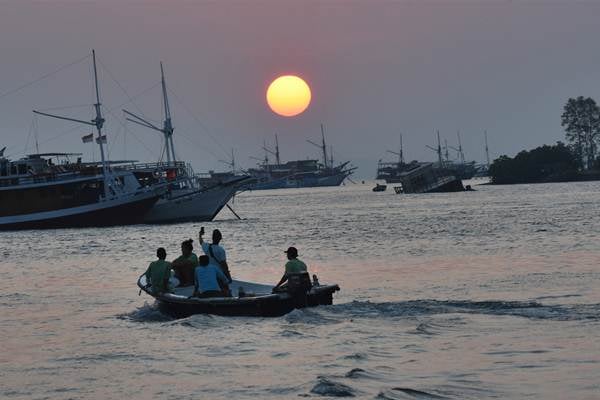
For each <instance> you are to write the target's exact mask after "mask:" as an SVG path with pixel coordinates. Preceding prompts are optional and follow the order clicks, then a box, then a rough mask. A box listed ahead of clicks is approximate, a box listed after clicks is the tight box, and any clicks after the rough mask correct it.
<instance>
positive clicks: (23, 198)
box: [0, 50, 164, 229]
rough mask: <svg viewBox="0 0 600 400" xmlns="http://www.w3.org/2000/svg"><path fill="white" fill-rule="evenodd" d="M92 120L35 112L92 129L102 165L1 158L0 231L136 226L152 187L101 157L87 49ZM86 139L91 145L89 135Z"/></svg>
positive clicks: (154, 193) (46, 157)
mask: <svg viewBox="0 0 600 400" xmlns="http://www.w3.org/2000/svg"><path fill="white" fill-rule="evenodd" d="M92 59H93V66H94V83H95V89H96V103H95V104H94V108H95V111H96V117H95V118H94V119H93V120H91V121H84V120H79V119H74V118H67V117H62V116H58V115H52V114H47V113H43V112H39V111H34V112H35V113H37V114H40V115H45V116H48V117H53V118H58V119H62V120H66V121H72V122H77V123H82V124H86V125H90V126H94V127H95V128H96V132H97V137H96V143H97V144H98V146H99V147H100V156H101V159H102V161H101V167H100V168H99V167H98V165H97V164H96V163H94V164H92V165H90V164H85V163H82V162H81V158H79V159H78V160H77V162H76V163H70V162H63V163H58V162H57V163H56V164H55V163H53V162H52V159H53V157H66V156H69V155H73V154H68V153H47V154H32V155H29V156H26V157H25V158H22V159H19V160H16V161H10V160H8V159H7V158H5V157H4V156H3V155H2V154H0V202H1V204H2V208H0V229H28V228H60V227H76V226H104V225H123V224H129V223H135V222H140V221H141V218H142V217H143V216H144V214H146V212H147V211H148V210H149V209H150V208H151V207H152V206H153V205H154V203H156V201H157V200H158V196H159V194H160V190H164V188H163V189H160V188H159V187H157V186H146V187H143V186H142V185H140V184H139V182H138V180H137V179H136V178H135V176H134V175H133V173H132V172H130V171H125V170H122V171H115V170H113V169H112V168H111V167H110V163H109V161H108V160H107V158H106V157H105V153H104V144H105V143H106V135H103V134H102V127H103V125H104V121H105V120H104V118H103V117H102V111H101V108H100V106H101V103H100V91H99V88H98V72H97V69H96V54H95V52H94V51H93V50H92ZM84 140H85V141H92V140H93V134H92V135H88V136H86V137H85V139H84Z"/></svg>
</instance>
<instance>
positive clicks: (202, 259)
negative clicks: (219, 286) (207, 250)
mask: <svg viewBox="0 0 600 400" xmlns="http://www.w3.org/2000/svg"><path fill="white" fill-rule="evenodd" d="M209 262H210V258H208V256H207V255H202V256H200V257H199V258H198V264H199V265H200V266H201V267H206V266H207V265H208V263H209Z"/></svg>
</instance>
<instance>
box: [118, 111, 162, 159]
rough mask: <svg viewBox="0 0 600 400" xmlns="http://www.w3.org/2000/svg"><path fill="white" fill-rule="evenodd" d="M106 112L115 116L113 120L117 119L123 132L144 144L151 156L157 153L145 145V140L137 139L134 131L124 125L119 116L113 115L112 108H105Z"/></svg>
mask: <svg viewBox="0 0 600 400" xmlns="http://www.w3.org/2000/svg"><path fill="white" fill-rule="evenodd" d="M106 112H107V113H109V114H110V115H112V116H113V117H114V118H115V120H116V121H117V123H118V124H119V125H121V127H123V129H124V130H125V132H127V133H131V135H133V138H134V139H135V140H137V141H138V142H140V143H141V144H142V146H144V147H145V148H146V150H148V152H149V153H150V154H152V155H153V156H156V155H157V154H156V153H155V152H154V151H152V150H151V149H150V148H149V147H148V146H147V145H146V143H145V142H143V141H141V140H140V139H138V137H137V136H136V135H135V134H134V133H133V132H132V131H131V130H129V128H128V127H127V125H125V123H124V122H123V121H121V119H120V118H119V117H117V116H116V115H115V113H114V112H113V110H107V111H106Z"/></svg>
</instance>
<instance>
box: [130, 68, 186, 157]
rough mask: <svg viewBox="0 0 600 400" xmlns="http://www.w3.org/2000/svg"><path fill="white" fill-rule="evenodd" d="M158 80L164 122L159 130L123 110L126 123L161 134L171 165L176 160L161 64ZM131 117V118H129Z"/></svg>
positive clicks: (171, 123)
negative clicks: (160, 87) (129, 122)
mask: <svg viewBox="0 0 600 400" xmlns="http://www.w3.org/2000/svg"><path fill="white" fill-rule="evenodd" d="M160 80H161V86H162V101H163V106H164V110H165V120H164V122H163V127H162V128H159V127H158V126H156V125H154V124H153V123H152V122H150V121H148V120H146V119H144V118H142V117H140V116H139V115H135V114H134V113H132V112H130V111H127V110H123V112H124V113H125V114H127V115H128V116H129V117H127V118H126V119H127V121H131V122H134V123H136V124H138V125H141V126H143V127H146V128H150V129H153V130H155V131H158V132H161V133H162V134H163V136H164V138H165V151H166V153H167V165H170V164H171V161H173V163H175V162H176V161H177V159H176V158H175V146H174V145H173V131H174V130H175V128H173V121H172V119H171V108H170V107H169V98H168V96H167V85H166V83H165V73H164V69H163V65H162V63H160ZM130 117H131V118H130Z"/></svg>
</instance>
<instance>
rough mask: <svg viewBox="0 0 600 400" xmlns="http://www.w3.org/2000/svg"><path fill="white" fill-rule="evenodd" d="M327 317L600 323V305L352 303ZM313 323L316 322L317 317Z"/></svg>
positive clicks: (335, 307) (331, 309) (329, 309)
mask: <svg viewBox="0 0 600 400" xmlns="http://www.w3.org/2000/svg"><path fill="white" fill-rule="evenodd" d="M325 313H327V314H328V313H331V314H332V315H335V317H336V318H340V317H342V318H359V317H362V318H380V317H388V318H394V317H419V316H427V315H436V314H451V313H458V314H484V315H509V316H516V317H523V318H531V319H543V320H556V321H579V320H593V321H597V320H600V304H570V305H569V304H563V305H545V304H542V303H539V302H537V301H501V300H487V301H472V300H410V301H400V302H382V303H376V302H370V301H352V302H349V303H344V304H336V305H333V306H329V307H327V311H325ZM311 319H314V316H312V318H311ZM420 333H423V332H420Z"/></svg>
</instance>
